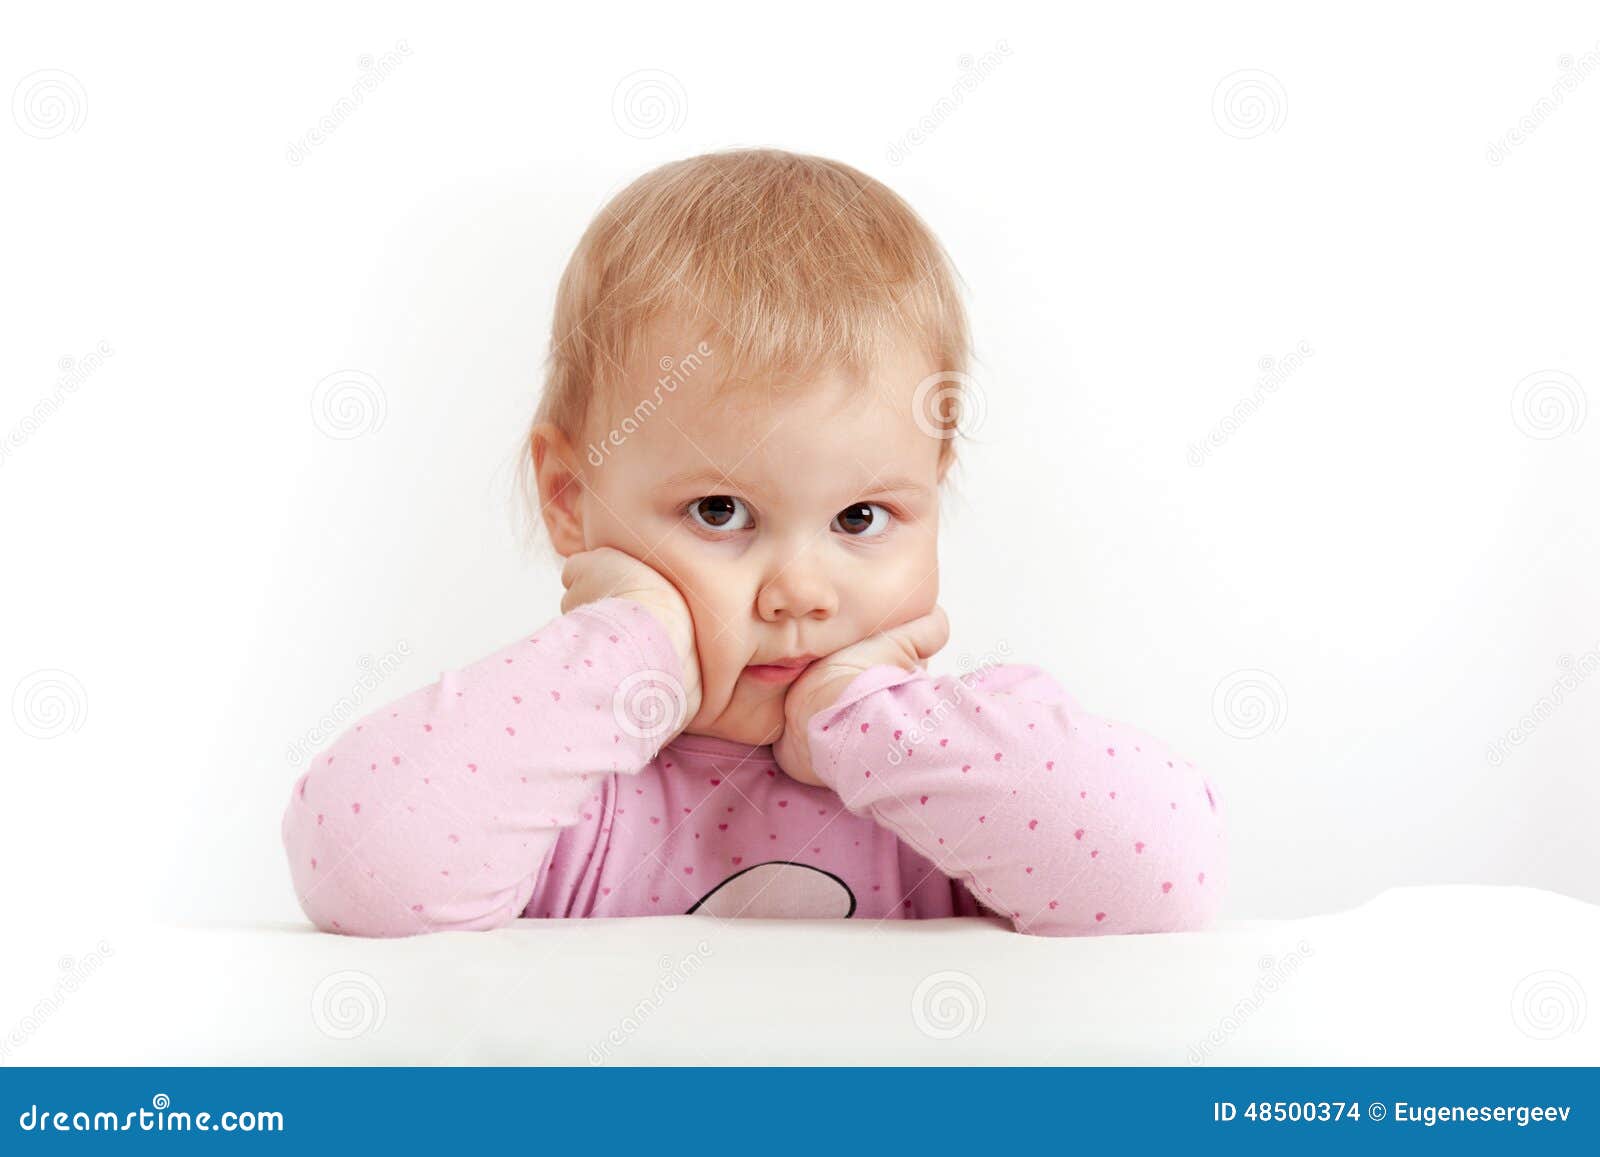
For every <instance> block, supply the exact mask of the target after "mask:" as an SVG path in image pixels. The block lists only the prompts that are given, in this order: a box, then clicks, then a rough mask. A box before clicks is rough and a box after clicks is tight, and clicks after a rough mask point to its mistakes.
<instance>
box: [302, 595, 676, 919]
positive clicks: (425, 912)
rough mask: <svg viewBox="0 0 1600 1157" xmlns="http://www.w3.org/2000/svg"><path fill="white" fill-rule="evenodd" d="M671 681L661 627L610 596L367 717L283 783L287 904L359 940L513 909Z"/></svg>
mask: <svg viewBox="0 0 1600 1157" xmlns="http://www.w3.org/2000/svg"><path fill="white" fill-rule="evenodd" d="M681 677H682V665H681V663H680V661H679V659H678V656H677V654H676V653H675V651H674V650H673V648H672V645H671V643H670V642H669V640H668V637H667V633H666V631H665V629H664V628H663V627H662V626H661V624H660V623H659V622H658V621H657V620H656V619H655V618H654V617H653V616H652V615H651V614H650V612H649V611H647V610H645V609H644V608H643V607H641V606H640V605H639V604H637V603H634V602H629V601H627V600H624V599H616V598H612V599H604V600H601V601H600V602H595V603H590V604H588V605H586V606H582V607H579V608H577V609H576V610H574V611H572V612H570V613H568V614H566V615H563V616H561V617H560V618H558V619H555V620H554V621H552V622H550V623H549V624H547V625H546V626H544V627H543V628H541V629H540V630H539V631H538V632H537V633H536V634H534V635H532V636H531V637H528V638H524V639H519V640H518V641H517V642H515V643H513V644H511V645H510V646H508V647H506V648H505V649H504V650H501V651H498V652H496V653H495V654H492V655H490V656H488V657H487V658H485V659H481V660H479V661H478V662H476V663H473V664H472V665H471V666H468V667H464V668H462V669H461V670H459V671H451V672H446V673H445V674H443V675H442V676H441V677H440V679H439V681H438V682H436V683H433V684H431V685H429V686H427V687H423V688H421V689H420V690H418V691H414V692H412V693H411V694H409V695H407V696H405V697H404V698H401V699H399V700H396V701H395V702H394V703H391V704H389V705H387V706H385V707H381V708H379V709H378V710H377V711H374V712H372V713H371V714H369V715H367V716H366V717H365V718H363V719H362V720H360V721H359V722H357V723H356V724H355V725H353V726H352V727H351V728H350V729H349V730H348V731H346V732H345V733H344V734H343V735H341V736H340V737H339V738H338V739H337V740H336V741H335V742H334V743H333V745H332V746H331V747H329V748H327V749H326V750H325V751H323V752H321V753H319V754H318V755H316V756H315V757H314V758H313V759H312V761H311V763H310V766H309V768H308V770H307V771H306V773H305V774H304V775H302V776H301V777H300V779H299V780H298V781H296V783H295V785H294V790H293V791H292V792H291V794H290V797H289V805H288V808H287V810H286V811H285V812H284V815H283V842H284V847H285V849H286V851H287V852H288V856H289V867H290V874H291V876H292V877H293V881H294V888H295V893H296V895H297V896H298V898H299V900H300V906H301V908H302V909H303V910H304V911H305V914H306V915H307V916H308V917H309V918H310V919H311V921H312V923H314V924H315V925H316V926H317V927H318V928H321V929H323V930H324V931H332V932H343V933H350V934H354V935H360V936H407V935H412V934H414V933H418V932H434V931H441V930H445V929H455V930H468V929H486V928H495V927H498V926H500V925H503V924H505V923H507V922H508V921H510V920H513V919H515V918H516V917H517V916H519V915H521V913H522V911H523V909H524V907H525V906H526V905H527V903H528V899H529V897H530V896H531V895H532V893H533V890H534V887H535V885H536V884H537V882H538V877H539V874H540V872H541V871H542V870H543V867H544V864H545V862H546V860H547V858H548V856H549V853H550V852H551V850H552V849H553V847H554V845H555V842H556V838H557V835H558V834H559V832H560V829H562V828H563V827H568V826H571V825H573V824H576V823H578V822H580V820H582V819H583V812H584V809H585V807H586V806H588V801H589V800H590V799H591V798H592V797H593V796H594V794H595V792H596V790H597V787H598V782H599V781H600V780H601V779H602V777H604V776H606V775H609V774H610V773H612V772H627V773H633V772H637V771H638V770H639V769H640V768H642V767H644V766H645V765H646V764H647V763H648V762H649V761H650V760H651V759H652V758H653V757H654V755H655V750H656V748H657V747H659V746H660V743H661V741H662V740H664V739H665V738H666V736H665V735H652V734H650V728H649V726H648V725H649V723H650V722H651V720H650V719H649V718H648V717H647V716H640V717H639V718H638V719H637V721H636V720H635V718H634V715H637V714H638V711H639V705H640V704H643V705H644V708H645V709H646V710H648V708H649V706H650V701H651V700H652V697H654V698H655V701H656V702H657V703H658V704H659V703H660V702H663V701H665V699H666V698H667V697H669V696H670V695H671V693H672V691H673V690H674V689H677V688H681V686H682V682H681ZM679 701H680V702H681V698H680V700H679Z"/></svg>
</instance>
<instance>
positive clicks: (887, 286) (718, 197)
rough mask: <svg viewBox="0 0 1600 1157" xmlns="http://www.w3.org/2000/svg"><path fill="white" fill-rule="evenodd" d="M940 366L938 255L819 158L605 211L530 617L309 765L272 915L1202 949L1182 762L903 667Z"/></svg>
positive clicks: (868, 192) (953, 423) (901, 209)
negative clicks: (532, 623)
mask: <svg viewBox="0 0 1600 1157" xmlns="http://www.w3.org/2000/svg"><path fill="white" fill-rule="evenodd" d="M967 358H968V336H967V323H966V318H965V314H964V312H963V308H962V305H961V301H960V297H959V294H958V287H957V282H956V277H955V274H954V271H953V270H952V268H951V266H950V262H949V260H948V258H947V257H946V255H945V253H944V251H943V250H942V248H941V247H940V245H939V243H938V241H937V240H936V239H935V238H934V237H933V235H932V234H931V233H930V232H929V230H928V229H927V227H926V226H925V225H924V224H923V223H922V221H921V220H920V219H919V218H918V217H917V216H916V215H915V214H914V213H913V212H912V211H911V209H910V208H909V207H907V205H906V204H905V203H904V202H903V201H902V200H901V199H900V198H899V197H898V196H896V195H895V194H894V193H893V192H891V191H890V190H889V189H887V188H885V187H884V186H883V185H881V184H880V183H878V182H877V181H875V180H873V179H871V178H870V177H867V176H865V175H863V174H862V173H859V172H857V171H856V170H854V169H852V168H849V167H848V166H846V165H842V164H839V163H837V162H833V161H828V160H823V159H821V158H817V157H808V156H796V155H793V154H789V153H784V152H778V151H772V150H749V151H738V152H728V153H716V154H710V155H707V156H701V157H694V158H691V159H689V160H685V161H679V162H676V163H674V164H669V165H666V166H663V167H662V168H659V169H656V170H655V171H653V172H650V173H648V174H646V175H645V176H643V177H641V178H640V179H639V180H637V181H635V182H634V183H633V184H632V185H630V186H629V187H628V188H626V189H624V190H623V191H622V192H621V193H620V194H618V195H617V196H616V197H615V198H614V199H613V200H612V202H611V203H610V204H609V205H607V206H606V207H605V208H604V209H603V210H602V211H601V213H600V215H599V217H598V218H596V220H595V221H594V223H593V224H592V225H591V226H590V227H589V229H588V231H587V232H586V233H585V234H584V236H583V238H582V240H581V241H580V242H579V244H578V248H577V251H576V252H575V253H574V255H573V257H572V259H571V262H570V263H569V265H568V267H567V270H566V273H565V275H564V277H563V278H562V281H561V286H560V290H559V294H558V297H557V301H556V310H555V324H554V327H553V331H552V340H551V350H550V363H549V376H548V381H547V384H546V390H545V393H544V396H543V399H542V402H541V405H540V408H539V412H538V415H537V416H536V418H535V421H534V425H533V428H532V430H531V432H530V435H529V440H528V447H527V454H526V457H525V463H526V466H527V468H528V471H529V473H530V474H531V476H532V477H533V479H534V480H535V481H536V483H537V491H538V497H539V507H540V513H541V515H542V519H543V522H544V526H545V528H546V529H547V530H548V532H549V535H550V539H551V541H552V543H553V544H554V546H555V549H556V550H557V551H558V552H559V553H560V554H561V555H562V556H563V557H564V558H565V559H566V564H565V568H564V570H563V572H562V583H563V585H564V587H565V588H566V595H565V598H564V599H563V600H562V604H561V610H562V612H563V613H562V615H561V616H560V617H559V618H556V619H554V620H552V621H550V622H548V623H546V624H545V625H544V626H543V627H540V628H539V629H537V630H536V631H534V632H533V633H532V634H529V635H526V636H523V637H521V638H518V639H517V640H516V641H514V642H512V643H511V644H510V645H509V646H507V647H505V648H504V649H503V650H500V651H498V652H496V653H494V654H492V655H489V656H487V657H486V658H483V659H481V660H479V661H478V662H476V663H472V664H470V665H469V666H466V667H464V668H462V669H461V670H459V671H452V672H447V673H445V674H444V675H443V676H442V677H441V678H440V679H439V681H438V682H436V683H433V684H431V685H430V686H427V687H424V688H422V689H421V690H419V691H416V692H413V693H412V694H410V695H407V696H405V697H404V698H402V699H400V700H398V701H396V702H394V703H392V704H390V705H388V706H386V707H383V708H381V709H379V710H377V711H374V712H372V713H371V714H370V715H368V716H366V717H365V718H364V719H362V720H361V721H360V722H359V723H357V724H355V725H354V726H353V727H352V728H351V729H350V730H348V731H347V732H345V734H344V735H342V736H341V737H340V738H339V739H338V740H337V741H336V742H335V743H334V744H333V745H332V746H331V747H329V748H328V749H327V750H326V751H324V752H322V753H320V754H319V755H317V756H316V757H315V758H314V759H313V760H312V762H311V766H310V768H309V769H308V770H307V771H306V773H305V774H304V775H302V776H301V777H300V779H299V780H298V781H297V782H296V783H295V785H294V789H293V791H292V793H291V796H290V799H289V805H288V810H287V811H286V812H285V814H284V817H283V839H284V844H285V846H286V848H287V851H288V855H289V864H290V870H291V873H292V875H293V879H294V885H295V889H296V892H297V894H298V896H299V900H300V904H301V907H302V908H303V909H304V910H305V913H306V915H307V916H308V917H310V919H311V920H312V921H313V922H314V923H315V924H316V925H317V927H319V928H321V929H324V930H326V931H333V932H342V933H347V934H354V935H361V936H404V935H409V934H413V933H418V932H431V931H440V930H447V929H454V930H462V929H488V928H496V927H501V926H504V925H505V924H506V923H508V922H509V921H511V920H513V919H516V918H517V917H519V916H535V917H586V916H653V915H668V914H683V913H700V914H703V915H711V916H719V917H735V916H743V917H754V916H763V917H842V916H851V917H856V918H866V919H872V920H883V919H926V918H930V917H941V916H968V915H984V916H999V917H1001V918H1003V919H1005V920H1007V921H1008V922H1009V923H1010V924H1011V925H1012V926H1013V927H1014V928H1015V929H1016V930H1017V931H1020V932H1026V933H1035V934H1039V935H1048V936H1071V935H1084V934H1096V933H1108V932H1158V931H1177V930H1184V929H1193V928H1198V927H1201V926H1203V925H1204V924H1205V923H1206V922H1207V921H1208V920H1209V919H1211V917H1212V916H1213V915H1214V914H1215V912H1216V910H1217V908H1218V905H1219V902H1220V900H1221V899H1222V889H1223V885H1224V883H1225V879H1224V877H1225V869H1226V849H1225V844H1224V835H1223V823H1222V815H1221V811H1220V801H1219V798H1218V795H1217V793H1216V791H1215V790H1214V789H1213V788H1212V787H1211V786H1210V785H1209V784H1208V783H1207V782H1206V781H1205V779H1204V778H1203V777H1202V776H1201V774H1200V773H1199V772H1198V771H1196V770H1195V768H1194V767H1193V765H1192V764H1190V763H1189V762H1188V761H1186V760H1184V759H1182V758H1180V757H1179V756H1177V755H1176V754H1174V753H1173V752H1172V751H1170V750H1168V749H1167V748H1166V747H1165V746H1164V745H1163V744H1161V743H1160V742H1159V741H1157V740H1155V739H1152V738H1150V737H1149V736H1146V735H1144V734H1141V733H1140V732H1137V731H1134V730H1132V729H1130V728H1128V727H1126V726H1124V725H1122V724H1112V723H1110V722H1108V721H1106V720H1104V719H1101V718H1097V717H1095V716H1093V715H1090V714H1088V713H1087V712H1085V711H1084V710H1083V709H1082V708H1081V707H1079V705H1078V703H1077V702H1076V700H1074V699H1073V698H1072V697H1071V696H1070V695H1068V694H1067V693H1066V692H1065V691H1064V690H1063V689H1062V688H1061V687H1060V686H1058V685H1057V684H1056V682H1055V681H1054V680H1053V679H1051V678H1050V676H1048V675H1047V674H1045V673H1044V672H1043V671H1041V670H1039V669H1037V668H1035V667H1029V666H1020V665H993V664H980V665H979V667H978V669H976V670H974V671H970V672H967V673H965V674H963V675H961V676H959V677H952V676H946V677H942V678H941V677H937V676H934V675H931V674H929V673H928V672H927V670H926V669H925V667H926V663H927V660H928V659H929V658H930V656H932V655H933V654H934V653H935V652H937V651H938V650H939V649H940V648H941V647H942V646H943V645H944V643H945V641H946V638H947V635H948V629H949V628H948V624H947V622H946V619H945V615H944V612H943V611H942V610H941V609H940V608H939V607H938V606H937V597H938V590H939V566H938V552H937V546H938V525H939V495H940V487H941V485H942V483H943V481H944V479H945V477H946V475H947V472H948V470H949V468H950V465H951V462H952V459H953V456H954V452H955V451H954V447H955V442H954V435H955V433H956V429H957V424H958V418H959V414H960V402H961V395H962V390H963V388H964V386H965V380H966V374H965V372H964V371H965V368H966V365H967ZM1000 581H1002V582H1003V581H1004V580H1003V579H1001V580H1000Z"/></svg>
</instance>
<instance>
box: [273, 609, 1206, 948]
mask: <svg viewBox="0 0 1600 1157" xmlns="http://www.w3.org/2000/svg"><path fill="white" fill-rule="evenodd" d="M681 675H682V665H681V663H680V660H679V659H678V657H677V655H676V653H675V652H674V650H673V648H672V646H671V644H670V642H669V640H668V637H667V634H666V631H665V629H664V628H663V627H662V626H661V624H660V623H659V622H658V621H657V620H656V619H655V618H654V617H653V616H652V615H651V614H650V613H649V612H648V611H646V610H645V609H644V608H642V607H641V606H639V605H638V604H637V603H633V602H629V601H626V600H623V599H618V598H611V599H605V600H602V601H600V602H596V603H591V604H588V605H586V606H582V607H579V608H577V609H576V610H573V611H571V612H569V613H568V614H565V615H562V616H561V617H560V618H558V619H555V620H554V621H552V622H550V623H549V624H547V625H546V626H544V627H543V628H541V629H540V630H539V631H537V632H536V633H535V634H533V635H531V636H528V637H525V638H522V639H519V640H518V641H517V642H515V643H513V644H511V645H510V646H508V647H506V648H505V649H503V650H501V651H499V652H497V653H495V654H492V655H490V656H488V657H487V658H484V659H482V660H480V661H478V662H476V663H473V664H471V665H470V666H467V667H464V668H462V669H461V670H459V671H452V672H447V673H445V674H444V675H443V676H442V677H441V678H440V679H439V681H438V682H436V683H433V684H431V685H429V686H427V687H423V688H421V689H420V690H417V691H414V692H412V693H411V694H409V695H407V696H405V697H403V698H401V699H399V700H397V701H396V702H394V703H391V704H389V705H388V706H385V707H382V708H380V709H378V710H377V711H374V712H372V713H371V714H369V715H367V716H366V717H365V718H363V719H361V720H360V721H359V722H357V723H356V724H355V725H353V726H352V727H351V728H350V729H349V730H347V731H346V732H345V733H344V734H343V735H341V736H340V737H339V739H337V740H336V741H335V742H334V743H333V744H332V746H330V747H329V748H327V749H326V750H325V751H323V752H321V753H320V754H318V755H317V756H315V757H314V758H313V760H312V761H311V765H310V767H309V768H308V769H307V771H306V772H305V773H304V774H303V775H302V776H301V777H300V778H299V779H298V780H297V781H296V782H295V785H294V788H293V791H292V792H291V795H290V798H289V805H288V808H287V810H286V811H285V812H284V816H283V840H284V846H285V849H286V850H287V852H288V856H289V865H290V871H291V875H292V877H293V881H294V887H295V892H296V894H297V896H298V898H299V900H300V905H301V907H302V908H303V909H304V911H305V913H306V915H307V916H308V917H309V918H310V919H311V921H312V922H313V923H314V924H315V925H316V926H317V927H318V928H321V929H323V930H325V931H331V932H342V933H348V934H354V935H362V936H406V935H411V934H415V933H420V932H433V931H443V930H450V929H454V930H464V929H488V928H496V927H500V926H502V925H504V924H506V923H508V922H509V921H511V920H513V919H515V918H517V917H519V916H532V917H584V916H655V915H676V914H683V913H699V914H702V915H711V916H721V917H737V916H752V917H753V916H764V917H853V918H856V919H874V920H877V919H925V918H930V917H939V916H964V915H989V914H996V915H999V916H1002V917H1005V918H1007V919H1009V920H1010V921H1011V922H1012V924H1013V926H1014V927H1015V928H1016V929H1017V930H1018V931H1021V932H1027V933H1034V934H1040V935H1048V936H1073V935H1089V934H1096V933H1112V932H1161V931H1180V930H1186V929H1194V928H1198V927H1201V926H1203V925H1204V924H1206V923H1207V922H1208V921H1209V920H1210V919H1211V918H1212V917H1213V916H1214V914H1215V913H1216V910H1217V908H1218V905H1219V903H1220V901H1221V899H1222V892H1223V886H1224V884H1225V876H1226V846H1225V839H1224V828H1223V817H1222V811H1221V799H1220V797H1219V796H1218V794H1217V792H1216V789H1215V788H1214V787H1213V786H1211V785H1210V784H1208V783H1207V781H1206V780H1205V779H1204V777H1203V776H1202V775H1201V774H1200V773H1199V772H1198V771H1197V770H1196V769H1195V768H1194V766H1193V765H1192V764H1190V763H1189V762H1188V761H1186V760H1183V759H1181V758H1179V757H1178V756H1177V755H1175V754H1174V753H1173V752H1171V751H1170V750H1168V749H1167V748H1166V747H1165V746H1164V745H1163V744H1161V743H1160V742H1159V741H1157V740H1154V739H1152V738H1150V737H1149V736H1146V735H1143V734H1141V733H1139V732H1137V731H1134V730H1132V729H1131V728H1128V727H1126V726H1124V725H1122V724H1113V723H1111V722H1109V721H1107V720H1104V719H1099V718H1096V717H1095V716H1092V715H1089V714H1087V713H1085V712H1084V711H1083V710H1081V709H1080V708H1079V706H1078V704H1077V703H1076V701H1075V700H1073V699H1072V698H1071V697H1070V696H1069V695H1068V694H1067V693H1066V692H1064V691H1063V690H1062V689H1061V688H1060V687H1059V686H1057V685H1056V683H1055V682H1054V681H1053V680H1052V679H1051V678H1050V677H1049V676H1048V675H1046V674H1044V673H1043V672H1042V671H1040V670H1038V669H1037V668H1034V667H1028V666H1020V665H1008V666H999V667H992V668H989V669H986V670H981V671H978V672H974V673H972V674H969V675H964V676H961V677H942V678H941V677H937V676H932V675H929V674H928V673H926V672H924V671H906V670H902V669H900V668H897V667H889V666H883V667H874V668H872V669H871V670H868V671H866V672H864V673H863V674H861V675H860V676H858V677H857V678H856V679H855V680H854V681H852V682H851V684H850V685H849V687H848V688H847V689H846V691H845V693H844V694H843V695H842V696H841V697H840V699H839V700H838V702H837V703H835V704H834V705H833V706H832V707H831V708H829V709H828V710H825V711H821V712H819V713H818V714H817V715H816V716H815V717H814V718H813V720H812V722H811V725H810V728H809V739H810V745H811V757H812V766H813V770H814V771H815V773H816V775H817V777H818V778H819V779H821V780H822V781H823V783H824V785H825V786H822V787H815V786H810V785H807V784H802V783H799V782H798V781H796V780H793V779H790V778H789V777H788V776H787V775H786V774H784V772H783V771H782V770H781V769H780V768H779V767H778V765H777V763H776V762H775V761H774V759H773V755H772V749H771V748H770V747H751V746H748V745H744V744H737V743H732V742H729V741H727V740H722V739H715V738H710V737H706V736H696V735H689V734H684V735H680V736H678V737H677V738H676V739H674V740H672V741H671V742H670V743H668V744H666V746H664V747H661V748H660V749H659V751H658V750H656V745H657V743H658V742H659V740H658V739H657V740H653V739H652V737H651V736H650V734H649V729H648V728H647V727H642V726H639V725H638V724H637V723H635V722H634V718H635V716H636V715H637V714H638V705H637V702H635V701H629V702H624V700H627V699H629V697H633V698H634V699H635V700H636V698H637V695H638V693H639V692H640V688H641V687H643V688H645V689H646V690H645V694H648V693H649V691H648V688H649V685H650V683H651V681H652V680H655V681H658V682H659V684H660V686H662V687H670V686H671V685H672V683H671V681H672V680H678V679H681Z"/></svg>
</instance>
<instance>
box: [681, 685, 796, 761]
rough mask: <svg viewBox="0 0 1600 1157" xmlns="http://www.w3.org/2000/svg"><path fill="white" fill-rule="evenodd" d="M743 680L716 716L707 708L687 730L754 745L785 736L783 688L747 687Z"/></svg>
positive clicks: (692, 732) (774, 741) (773, 741)
mask: <svg viewBox="0 0 1600 1157" xmlns="http://www.w3.org/2000/svg"><path fill="white" fill-rule="evenodd" d="M743 682H744V681H743V680H740V681H739V683H738V684H736V685H735V686H734V690H733V695H732V696H731V697H730V699H729V702H728V703H727V704H726V705H725V706H724V707H723V709H722V710H721V711H719V712H717V714H716V715H715V716H714V717H712V718H707V715H708V714H709V713H708V712H707V711H706V710H705V709H704V707H702V708H701V711H700V714H699V715H698V716H696V718H695V720H694V721H693V722H692V723H690V724H689V726H688V727H687V728H685V730H686V731H687V732H688V733H689V734H691V735H708V736H711V737H712V738H714V739H726V740H729V741H731V742H733V743H747V744H749V745H751V746H752V747H759V746H762V745H764V744H769V743H776V742H777V741H778V739H779V737H780V736H782V735H783V690H784V689H783V688H767V687H762V688H759V689H757V688H745V687H744V686H742V684H743Z"/></svg>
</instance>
